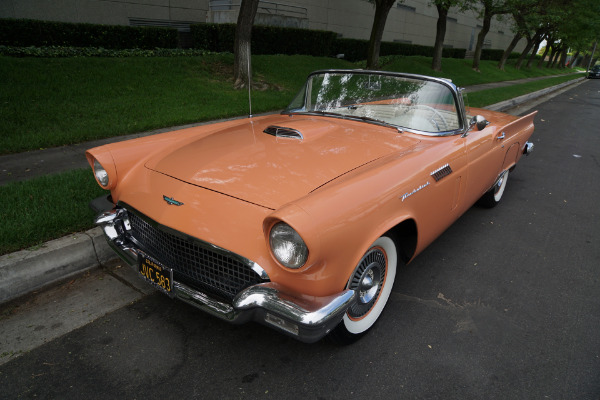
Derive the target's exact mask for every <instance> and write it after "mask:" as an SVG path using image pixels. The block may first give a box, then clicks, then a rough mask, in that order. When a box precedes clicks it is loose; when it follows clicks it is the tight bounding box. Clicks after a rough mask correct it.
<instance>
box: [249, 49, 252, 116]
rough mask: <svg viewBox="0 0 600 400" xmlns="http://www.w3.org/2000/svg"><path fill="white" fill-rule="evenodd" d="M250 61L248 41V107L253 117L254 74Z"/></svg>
mask: <svg viewBox="0 0 600 400" xmlns="http://www.w3.org/2000/svg"><path fill="white" fill-rule="evenodd" d="M250 62H251V58H250V43H248V108H249V110H250V112H249V114H248V118H252V95H251V89H252V75H250Z"/></svg>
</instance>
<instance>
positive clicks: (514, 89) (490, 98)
mask: <svg viewBox="0 0 600 400" xmlns="http://www.w3.org/2000/svg"><path fill="white" fill-rule="evenodd" d="M583 76H584V75H583V74H578V75H565V76H557V77H554V78H548V79H543V80H539V81H533V82H528V83H521V84H519V85H513V86H507V87H503V88H496V89H487V90H481V91H479V92H472V93H468V94H467V99H468V103H469V106H471V107H485V106H488V105H490V104H496V103H499V102H501V101H504V100H509V99H513V98H515V97H519V96H522V95H524V94H528V93H532V92H536V91H538V90H542V89H545V88H547V87H550V86H555V85H559V84H561V83H563V82H566V81H570V80H573V79H579V78H582V77H583Z"/></svg>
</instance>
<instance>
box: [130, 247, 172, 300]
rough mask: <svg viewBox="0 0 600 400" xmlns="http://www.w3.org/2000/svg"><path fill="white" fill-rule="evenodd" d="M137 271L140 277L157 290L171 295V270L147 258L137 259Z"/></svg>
mask: <svg viewBox="0 0 600 400" xmlns="http://www.w3.org/2000/svg"><path fill="white" fill-rule="evenodd" d="M138 271H139V273H140V274H142V276H143V277H144V278H145V279H146V280H147V281H150V282H151V283H153V284H154V286H156V287H158V289H160V290H162V291H164V292H166V293H167V294H171V293H172V291H173V270H172V269H171V268H167V267H165V266H163V265H161V264H160V263H159V262H158V261H155V260H153V259H151V258H150V257H147V256H140V257H139V259H138Z"/></svg>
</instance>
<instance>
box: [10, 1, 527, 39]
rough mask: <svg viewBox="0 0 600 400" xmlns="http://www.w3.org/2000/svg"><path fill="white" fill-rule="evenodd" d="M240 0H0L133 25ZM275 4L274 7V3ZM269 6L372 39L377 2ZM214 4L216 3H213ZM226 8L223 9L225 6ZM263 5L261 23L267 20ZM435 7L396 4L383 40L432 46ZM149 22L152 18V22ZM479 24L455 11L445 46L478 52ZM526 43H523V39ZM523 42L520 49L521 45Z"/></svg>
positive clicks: (500, 26) (498, 23)
mask: <svg viewBox="0 0 600 400" xmlns="http://www.w3.org/2000/svg"><path fill="white" fill-rule="evenodd" d="M239 3H240V0H219V1H218V2H213V3H212V4H213V5H215V4H219V5H221V6H222V5H225V6H226V7H227V6H228V5H231V11H222V10H221V11H219V12H217V11H215V12H212V13H211V2H210V1H209V0H0V18H31V19H41V20H51V21H64V22H89V23H97V24H116V25H130V24H131V20H132V19H133V20H148V21H152V20H155V21H174V22H181V21H184V22H212V21H218V22H235V21H236V19H237V10H238V5H239ZM274 4H275V5H274ZM262 5H263V6H265V7H267V6H268V7H277V6H279V7H283V8H285V6H286V5H287V6H297V7H301V9H300V10H305V11H303V12H305V16H304V17H303V16H301V15H300V16H298V17H296V15H292V16H291V17H290V16H289V15H287V16H285V17H283V15H284V14H285V13H282V15H281V16H279V17H277V16H276V17H272V18H271V19H270V20H271V21H273V23H275V24H281V23H284V22H281V21H287V23H285V24H287V25H288V26H295V27H308V28H309V29H320V30H330V31H334V32H336V33H338V34H339V35H340V36H341V37H344V38H355V39H368V38H369V36H370V33H371V27H372V24H373V17H374V14H375V8H374V5H373V4H371V3H369V2H368V1H366V0H269V2H268V3H267V2H265V3H263V4H262ZM214 8H216V7H214ZM221 8H222V7H221ZM269 13H272V11H269V12H266V11H264V10H263V11H262V13H261V10H260V9H259V18H258V21H261V22H264V21H269V15H268V14H269ZM436 22H437V10H436V9H435V7H433V6H431V5H429V0H405V1H404V2H403V3H396V4H395V5H394V6H393V7H392V9H391V10H390V13H389V15H388V19H387V23H386V29H385V31H384V34H383V40H384V41H390V42H393V41H397V42H404V43H413V44H419V45H425V46H432V45H433V44H434V41H435V33H436ZM149 23H151V22H149ZM511 27H512V19H511V18H510V17H505V18H503V19H501V20H498V19H496V18H495V19H494V20H493V23H492V28H491V30H490V32H489V33H488V35H487V36H486V46H485V47H488V48H496V49H504V48H506V47H507V46H508V44H509V43H510V41H511V40H512V37H513V33H512V30H511ZM480 28H481V21H479V20H478V18H477V15H476V13H475V12H474V11H467V12H464V13H460V12H458V10H456V9H451V10H450V12H449V15H448V21H447V28H446V38H445V41H444V46H446V47H454V48H465V49H467V50H474V46H475V41H476V40H477V34H478V33H479V30H480ZM522 42H524V41H522ZM523 46H524V43H520V46H518V47H517V50H518V49H521V48H522V47H523Z"/></svg>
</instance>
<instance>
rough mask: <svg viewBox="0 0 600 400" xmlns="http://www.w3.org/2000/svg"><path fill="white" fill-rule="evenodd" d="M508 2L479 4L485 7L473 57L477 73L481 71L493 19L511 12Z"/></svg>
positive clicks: (490, 0)
mask: <svg viewBox="0 0 600 400" xmlns="http://www.w3.org/2000/svg"><path fill="white" fill-rule="evenodd" d="M508 2H509V0H479V3H480V4H481V5H482V6H483V10H481V12H480V14H479V16H480V17H482V18H483V27H482V28H481V30H480V31H479V35H477V45H476V46H475V55H474V56H473V69H474V70H475V71H479V62H480V60H481V51H482V50H483V42H484V41H485V36H486V35H487V34H488V32H489V31H490V27H491V26H492V17H494V16H495V15H502V14H508V13H509V12H510V9H509V6H508Z"/></svg>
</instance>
